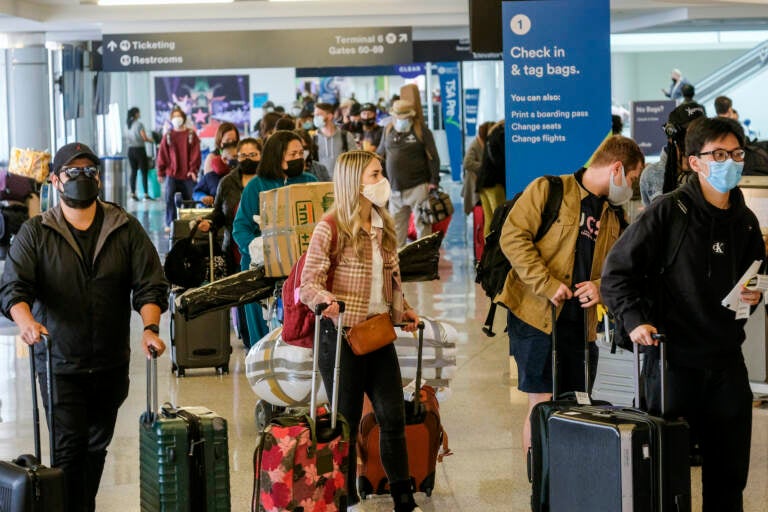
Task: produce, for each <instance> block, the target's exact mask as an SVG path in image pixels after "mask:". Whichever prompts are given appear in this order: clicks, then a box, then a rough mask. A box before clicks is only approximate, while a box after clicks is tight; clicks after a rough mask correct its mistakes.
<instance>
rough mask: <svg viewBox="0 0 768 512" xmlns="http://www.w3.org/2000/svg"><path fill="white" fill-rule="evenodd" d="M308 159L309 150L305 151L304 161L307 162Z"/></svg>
mask: <svg viewBox="0 0 768 512" xmlns="http://www.w3.org/2000/svg"><path fill="white" fill-rule="evenodd" d="M307 158H309V150H308V149H305V150H304V160H306V159H307Z"/></svg>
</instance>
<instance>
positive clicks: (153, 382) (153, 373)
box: [144, 347, 158, 424]
mask: <svg viewBox="0 0 768 512" xmlns="http://www.w3.org/2000/svg"><path fill="white" fill-rule="evenodd" d="M149 354H150V357H149V358H148V359H147V413H146V414H145V415H144V421H145V422H146V423H147V424H150V423H152V422H154V421H155V414H156V413H157V407H158V406H157V350H156V349H155V347H149Z"/></svg>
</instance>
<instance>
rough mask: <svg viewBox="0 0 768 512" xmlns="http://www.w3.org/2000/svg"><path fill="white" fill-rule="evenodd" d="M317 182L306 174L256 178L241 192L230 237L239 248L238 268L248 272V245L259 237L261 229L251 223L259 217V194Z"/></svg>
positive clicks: (249, 262)
mask: <svg viewBox="0 0 768 512" xmlns="http://www.w3.org/2000/svg"><path fill="white" fill-rule="evenodd" d="M315 181H317V177H315V176H314V175H312V174H309V173H307V172H304V173H302V174H300V175H299V176H296V177H295V178H286V179H285V180H273V179H269V178H262V177H261V176H256V177H255V178H253V179H252V180H251V181H250V182H249V183H248V185H247V186H246V187H245V189H244V190H243V196H242V197H241V198H240V206H239V207H238V209H237V214H236V215H235V222H234V224H233V226H232V237H233V238H234V239H235V242H236V243H237V246H238V247H239V248H240V256H241V258H240V268H241V269H243V270H248V267H250V265H251V254H250V253H249V252H248V245H250V243H251V241H252V240H253V239H254V238H256V237H257V236H261V228H259V225H258V224H256V223H255V222H254V221H253V216H254V215H259V212H260V208H259V193H260V192H264V191H267V190H272V189H274V188H280V187H284V186H286V185H295V184H296V183H312V182H315Z"/></svg>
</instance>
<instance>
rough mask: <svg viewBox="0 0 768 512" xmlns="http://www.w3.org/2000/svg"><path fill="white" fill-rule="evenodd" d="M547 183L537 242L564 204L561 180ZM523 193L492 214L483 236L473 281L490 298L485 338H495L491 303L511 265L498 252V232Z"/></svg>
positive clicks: (548, 178)
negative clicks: (546, 194) (482, 245)
mask: <svg viewBox="0 0 768 512" xmlns="http://www.w3.org/2000/svg"><path fill="white" fill-rule="evenodd" d="M544 177H545V178H546V179H547V180H548V181H549V195H548V196H547V202H546V203H545V205H544V210H543V211H542V213H541V226H539V230H538V232H536V236H535V238H534V239H533V242H534V243H536V242H538V241H539V240H541V239H542V238H543V237H544V235H546V234H547V231H549V228H551V227H552V224H554V222H555V220H557V216H558V214H559V213H560V204H561V203H562V201H563V180H562V179H561V178H560V177H559V176H544ZM521 194H522V192H518V193H517V194H516V195H515V197H513V198H512V199H510V200H509V201H506V202H504V203H503V204H501V205H499V206H498V207H497V208H496V210H494V212H493V218H492V219H491V224H490V228H489V231H488V236H486V237H485V248H484V249H483V256H482V257H481V258H480V262H479V263H478V264H477V269H476V274H475V282H476V283H478V284H480V286H482V288H483V291H485V294H486V295H487V296H488V297H490V299H491V306H490V308H489V310H488V315H487V316H486V318H485V323H484V324H483V332H484V333H485V334H486V335H488V336H496V333H494V332H493V319H494V316H495V315H496V306H497V304H496V303H495V302H494V299H495V298H496V296H497V295H498V294H499V293H501V291H502V290H503V289H504V283H505V282H506V280H507V274H509V271H510V270H512V265H511V264H510V263H509V260H508V259H507V257H506V256H505V255H504V253H503V252H502V250H501V245H500V244H499V238H501V229H502V228H503V227H504V223H505V222H506V221H507V217H508V216H509V212H510V211H511V210H512V207H513V206H514V205H515V203H516V202H517V200H518V199H519V198H520V195H521Z"/></svg>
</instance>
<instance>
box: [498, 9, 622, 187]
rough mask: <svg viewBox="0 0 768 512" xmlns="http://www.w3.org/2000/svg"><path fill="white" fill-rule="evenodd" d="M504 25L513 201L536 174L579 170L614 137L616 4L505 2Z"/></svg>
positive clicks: (508, 164) (509, 176)
mask: <svg viewBox="0 0 768 512" xmlns="http://www.w3.org/2000/svg"><path fill="white" fill-rule="evenodd" d="M553 13H556V15H553ZM502 23H503V25H502V31H503V38H504V73H505V77H504V92H505V97H506V101H505V106H506V116H505V118H506V126H505V130H506V131H505V136H506V155H507V158H506V171H507V197H510V198H511V197H512V196H514V195H515V194H516V193H517V192H519V191H520V190H523V189H524V188H525V187H526V185H528V183H530V182H531V181H532V180H533V179H534V178H536V177H539V176H542V175H545V174H567V173H571V172H574V171H576V170H577V169H578V168H579V167H581V166H583V165H584V163H585V162H586V161H587V160H588V159H589V157H590V156H591V155H592V153H593V152H594V151H595V149H596V148H597V147H598V146H599V145H600V143H601V142H602V140H603V139H604V138H605V136H606V135H607V134H608V133H610V130H611V80H610V77H611V55H610V5H609V0H538V1H530V2H503V5H502ZM584 27H589V30H583V28H584Z"/></svg>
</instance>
